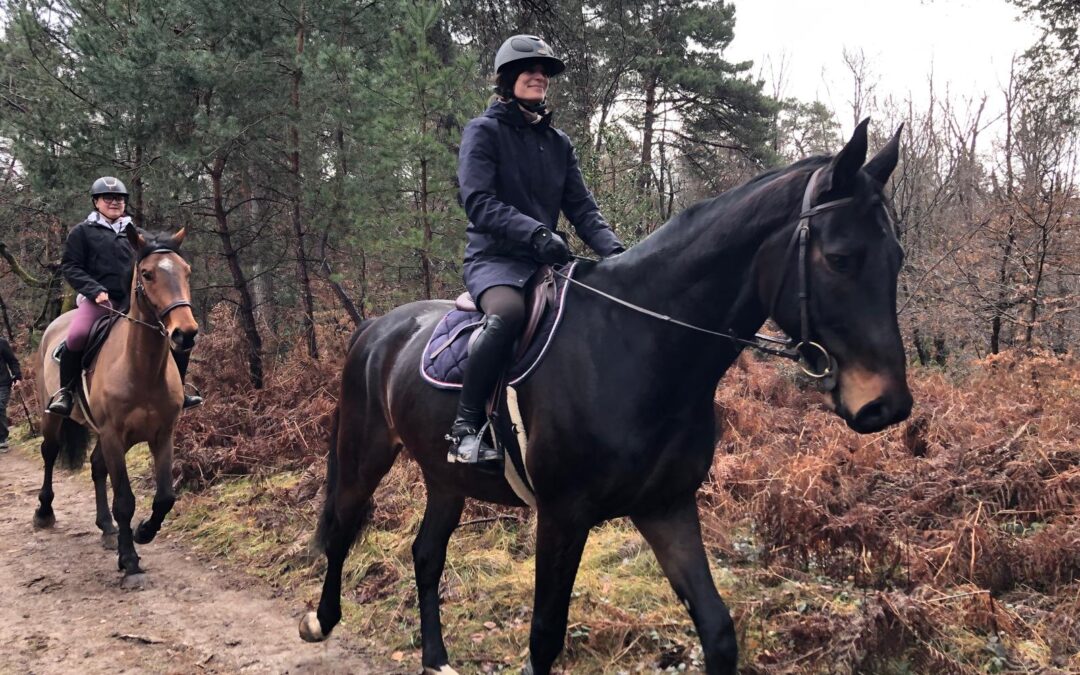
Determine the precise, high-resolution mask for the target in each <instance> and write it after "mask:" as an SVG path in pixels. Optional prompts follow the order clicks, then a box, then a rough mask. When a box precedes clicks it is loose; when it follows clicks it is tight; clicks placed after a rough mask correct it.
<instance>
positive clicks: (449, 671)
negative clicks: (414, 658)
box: [424, 664, 458, 675]
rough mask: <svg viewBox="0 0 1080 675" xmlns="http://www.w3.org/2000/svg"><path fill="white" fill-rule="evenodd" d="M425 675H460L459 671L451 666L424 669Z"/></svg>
mask: <svg viewBox="0 0 1080 675" xmlns="http://www.w3.org/2000/svg"><path fill="white" fill-rule="evenodd" d="M424 675H458V671H456V670H454V669H453V668H451V667H450V664H447V665H445V666H439V667H438V668H424Z"/></svg>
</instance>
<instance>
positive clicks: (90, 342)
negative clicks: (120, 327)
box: [52, 312, 120, 370]
mask: <svg viewBox="0 0 1080 675" xmlns="http://www.w3.org/2000/svg"><path fill="white" fill-rule="evenodd" d="M119 319H120V315H119V314H114V313H112V312H109V313H108V314H106V315H104V316H100V317H98V318H97V320H96V321H94V323H93V325H91V326H90V335H89V336H88V337H87V338H86V347H84V348H83V357H82V367H83V370H89V369H90V366H91V364H93V363H94V358H95V357H97V355H98V352H99V351H101V345H103V344H105V338H107V337H109V331H110V330H111V329H112V327H113V324H115V323H116V322H117V320H119ZM66 349H67V340H61V341H60V344H58V345H57V346H56V349H54V350H53V353H52V357H53V360H54V361H56V362H57V363H59V362H60V355H61V354H63V353H64V351H65V350H66Z"/></svg>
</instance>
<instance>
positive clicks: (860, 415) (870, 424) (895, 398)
mask: <svg viewBox="0 0 1080 675" xmlns="http://www.w3.org/2000/svg"><path fill="white" fill-rule="evenodd" d="M911 405H912V398H911V392H910V391H908V390H907V388H904V389H902V390H900V391H896V392H889V393H886V394H883V395H882V396H879V397H878V398H876V399H874V400H873V401H870V402H869V403H867V404H866V405H864V406H862V407H861V408H859V410H858V411H857V412H856V413H855V415H854V416H853V417H851V418H850V419H848V420H847V424H848V426H849V427H851V428H852V429H853V430H854V431H857V432H859V433H860V434H871V433H874V432H875V431H881V430H882V429H884V428H886V427H888V426H891V425H893V424H896V423H898V422H903V421H904V420H906V419H907V418H908V415H910V414H911Z"/></svg>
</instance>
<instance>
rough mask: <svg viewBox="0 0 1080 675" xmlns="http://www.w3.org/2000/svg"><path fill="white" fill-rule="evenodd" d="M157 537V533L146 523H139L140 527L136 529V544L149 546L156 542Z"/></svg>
mask: <svg viewBox="0 0 1080 675" xmlns="http://www.w3.org/2000/svg"><path fill="white" fill-rule="evenodd" d="M155 536H157V531H156V530H152V529H150V528H149V527H147V525H146V521H145V520H144V521H142V522H141V523H139V526H138V527H136V528H135V536H134V537H133V539H134V540H135V543H136V544H140V545H142V544H149V543H150V542H152V541H154V537H155Z"/></svg>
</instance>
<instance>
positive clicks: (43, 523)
mask: <svg viewBox="0 0 1080 675" xmlns="http://www.w3.org/2000/svg"><path fill="white" fill-rule="evenodd" d="M48 417H49V416H47V417H46V419H45V420H44V421H43V424H42V426H44V427H46V428H44V429H42V441H41V458H42V459H43V460H45V479H44V480H43V481H42V483H41V492H39V493H38V507H37V509H36V510H35V511H34V527H37V528H47V527H52V526H53V525H55V524H56V515H55V514H54V513H53V507H52V503H53V488H52V476H53V467H54V466H55V465H56V458H57V457H58V456H59V455H60V440H59V437H58V436H59V426H60V425H59V423H55V424H53V423H50V422H54V420H49V419H48Z"/></svg>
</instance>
